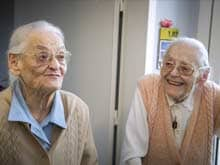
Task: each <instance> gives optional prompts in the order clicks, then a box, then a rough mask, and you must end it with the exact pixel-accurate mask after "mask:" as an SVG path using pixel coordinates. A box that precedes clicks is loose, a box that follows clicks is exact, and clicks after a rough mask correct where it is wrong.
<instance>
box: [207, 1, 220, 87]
mask: <svg viewBox="0 0 220 165" xmlns="http://www.w3.org/2000/svg"><path fill="white" fill-rule="evenodd" d="M214 2H215V3H214V9H213V20H212V29H211V40H210V52H209V57H210V64H211V67H212V75H211V79H213V80H214V81H216V82H217V83H218V84H219V83H220V73H219V71H220V65H219V62H220V55H219V53H220V46H219V44H220V31H219V27H220V19H219V16H220V1H219V0H215V1H214Z"/></svg>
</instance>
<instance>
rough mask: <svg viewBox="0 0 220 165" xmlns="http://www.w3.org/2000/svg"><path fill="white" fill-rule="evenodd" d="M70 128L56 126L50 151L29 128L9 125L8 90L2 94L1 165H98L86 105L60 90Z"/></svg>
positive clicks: (9, 95) (17, 123) (9, 100)
mask: <svg viewBox="0 0 220 165" xmlns="http://www.w3.org/2000/svg"><path fill="white" fill-rule="evenodd" d="M61 96H62V101H63V105H64V111H65V119H66V123H67V128H66V129H62V128H59V127H57V126H55V127H54V128H53V130H52V147H51V149H50V150H49V151H48V152H47V151H45V150H44V149H43V148H42V146H41V145H40V144H39V143H38V141H37V139H36V138H35V137H34V136H33V135H32V134H31V132H30V130H29V128H28V125H26V124H24V123H21V122H8V120H7V118H8V112H9V107H10V103H11V99H12V89H11V88H10V87H9V88H8V89H6V90H4V91H3V92H1V93H0V164H2V165H15V164H16V165H97V164H98V163H97V152H96V148H95V144H94V140H93V136H92V131H91V127H90V123H89V111H88V107H87V105H86V104H85V103H84V102H83V101H82V100H81V99H80V98H78V97H77V96H75V95H73V94H72V93H69V92H65V91H61Z"/></svg>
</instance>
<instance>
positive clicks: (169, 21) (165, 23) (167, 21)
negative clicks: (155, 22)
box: [160, 19, 173, 28]
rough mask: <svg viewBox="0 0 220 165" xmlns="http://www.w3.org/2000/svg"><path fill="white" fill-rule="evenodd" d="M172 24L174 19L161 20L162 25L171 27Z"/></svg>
mask: <svg viewBox="0 0 220 165" xmlns="http://www.w3.org/2000/svg"><path fill="white" fill-rule="evenodd" d="M172 25H173V21H172V20H169V19H164V20H162V21H160V26H161V27H165V28H169V27H171V26H172Z"/></svg>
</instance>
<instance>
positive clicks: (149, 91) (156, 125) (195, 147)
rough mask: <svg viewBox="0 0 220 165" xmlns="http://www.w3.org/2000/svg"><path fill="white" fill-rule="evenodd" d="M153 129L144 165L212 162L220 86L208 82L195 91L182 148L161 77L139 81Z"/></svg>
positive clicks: (218, 123) (194, 164)
mask: <svg viewBox="0 0 220 165" xmlns="http://www.w3.org/2000/svg"><path fill="white" fill-rule="evenodd" d="M138 87H139V89H140V91H141V95H142V97H143V101H144V104H145V106H146V110H147V114H148V116H147V120H148V123H149V129H150V139H149V150H148V153H147V155H146V156H145V157H144V158H143V161H142V162H143V165H211V151H212V138H213V135H214V133H216V132H218V131H219V130H218V129H219V128H220V120H219V116H220V114H219V112H220V89H219V87H218V86H217V85H216V84H214V83H212V82H207V83H206V84H204V86H202V87H200V88H197V90H196V92H195V93H194V97H195V104H194V110H193V113H192V115H191V117H190V120H189V121H188V127H187V128H186V132H185V135H184V139H183V142H182V145H181V148H180V149H178V147H177V144H176V143H175V137H174V133H173V129H172V121H171V114H170V110H169V107H168V103H167V100H166V97H165V92H164V88H163V85H162V83H161V79H160V76H158V75H150V76H146V77H144V78H143V79H142V80H140V81H139V84H138Z"/></svg>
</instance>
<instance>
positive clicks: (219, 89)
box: [204, 80, 220, 95]
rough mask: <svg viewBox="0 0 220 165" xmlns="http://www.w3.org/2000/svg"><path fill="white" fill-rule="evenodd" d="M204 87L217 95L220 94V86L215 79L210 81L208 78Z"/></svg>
mask: <svg viewBox="0 0 220 165" xmlns="http://www.w3.org/2000/svg"><path fill="white" fill-rule="evenodd" d="M204 88H205V90H207V91H211V92H213V93H215V94H217V95H219V94H220V86H219V85H218V84H216V83H215V82H214V81H210V80H208V81H207V82H206V83H205V84H204Z"/></svg>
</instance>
